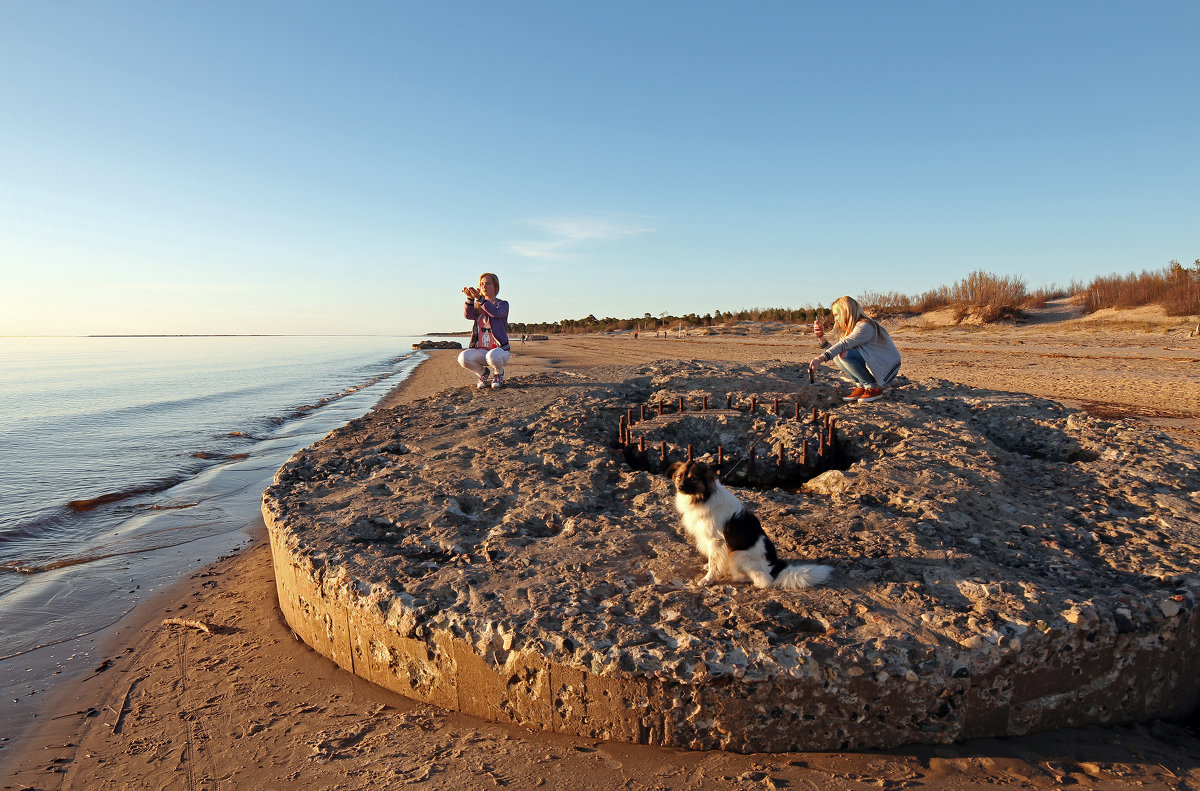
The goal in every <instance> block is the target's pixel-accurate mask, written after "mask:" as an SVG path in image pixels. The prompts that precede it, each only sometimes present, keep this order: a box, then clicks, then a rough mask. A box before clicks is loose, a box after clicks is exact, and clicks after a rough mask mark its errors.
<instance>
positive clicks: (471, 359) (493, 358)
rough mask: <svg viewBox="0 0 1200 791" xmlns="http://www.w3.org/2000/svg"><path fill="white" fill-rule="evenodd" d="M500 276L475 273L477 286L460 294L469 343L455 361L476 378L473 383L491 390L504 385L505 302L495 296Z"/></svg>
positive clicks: (505, 357)
mask: <svg viewBox="0 0 1200 791" xmlns="http://www.w3.org/2000/svg"><path fill="white" fill-rule="evenodd" d="M499 293H500V278H498V277H496V276H495V275H494V274H492V273H491V272H484V273H483V274H482V275H480V276H479V288H473V287H471V286H467V287H466V288H464V289H463V294H465V295H466V297H467V304H466V305H465V306H464V307H463V318H465V319H470V320H471V321H473V322H475V323H474V324H473V325H472V326H471V343H470V346H469V348H466V349H463V350H462V352H461V353H460V354H459V355H458V364H459V365H461V366H462V367H463V368H466V369H467V370H468V371H470V372H471V373H473V374H475V375H476V376H478V377H479V381H478V382H476V384H475V386H476V387H478V388H481V389H482V388H484V387H487V386H488V385H489V384H490V385H491V387H492V389H493V390H495V389H496V388H499V387H502V386H503V385H504V364H505V363H507V362H508V357H509V347H508V302H506V301H505V300H503V299H497V298H496V295H497V294H499Z"/></svg>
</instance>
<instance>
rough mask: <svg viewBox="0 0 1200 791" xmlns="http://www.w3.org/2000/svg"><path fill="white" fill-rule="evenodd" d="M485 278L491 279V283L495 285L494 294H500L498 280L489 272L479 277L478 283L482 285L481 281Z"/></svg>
mask: <svg viewBox="0 0 1200 791" xmlns="http://www.w3.org/2000/svg"><path fill="white" fill-rule="evenodd" d="M485 277H490V278H491V279H492V282H493V283H495V284H496V293H497V294H499V293H500V278H498V277H496V276H495V275H494V274H492V273H491V272H484V273H483V274H482V275H480V276H479V282H480V283H482V282H483V279H484V278H485Z"/></svg>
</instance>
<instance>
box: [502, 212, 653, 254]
mask: <svg viewBox="0 0 1200 791" xmlns="http://www.w3.org/2000/svg"><path fill="white" fill-rule="evenodd" d="M528 224H529V225H532V226H533V227H535V228H537V229H538V230H539V231H540V232H541V233H542V235H543V236H544V238H542V239H536V240H532V241H519V242H512V243H511V244H509V246H508V249H509V251H510V252H513V253H516V254H517V255H520V256H524V257H525V258H538V259H543V260H551V261H567V260H570V259H573V258H580V257H583V256H584V255H586V252H584V250H585V249H586V247H587V246H588V245H589V244H591V243H594V242H610V241H613V240H616V239H627V238H629V237H631V236H641V235H642V234H647V233H650V232H651V231H653V230H654V228H653V227H652V226H651V224H650V223H649V222H648V221H647V220H646V219H645V218H640V217H613V216H606V215H582V216H577V217H540V218H536V219H532V220H529V221H528Z"/></svg>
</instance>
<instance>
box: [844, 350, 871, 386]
mask: <svg viewBox="0 0 1200 791" xmlns="http://www.w3.org/2000/svg"><path fill="white" fill-rule="evenodd" d="M833 361H834V362H835V363H837V367H838V368H841V369H842V373H844V374H846V376H849V377H850V378H851V379H852V380H854V383H855V384H856V385H858V386H859V387H868V388H869V387H878V386H879V385H877V384H876V383H875V377H874V376H871V372H870V371H869V370H867V363H866V361H865V360H863V356H862V352H860V351H859V350H858V349H847V350H846V351H844V352H842V353H841V354H839V355H838V356H837V357H834V358H833Z"/></svg>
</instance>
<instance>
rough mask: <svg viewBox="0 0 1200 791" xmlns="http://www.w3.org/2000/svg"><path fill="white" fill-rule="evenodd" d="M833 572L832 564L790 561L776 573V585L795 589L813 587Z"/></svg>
mask: <svg viewBox="0 0 1200 791" xmlns="http://www.w3.org/2000/svg"><path fill="white" fill-rule="evenodd" d="M832 573H833V567H832V566H818V565H815V564H809V563H789V564H787V565H786V566H784V567H783V568H782V569H780V570H779V573H778V574H776V575H775V587H776V588H786V589H792V590H795V589H796V588H811V587H812V586H813V585H820V584H821V583H822V582H824V581H825V580H827V579H829V575H830V574H832Z"/></svg>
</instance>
